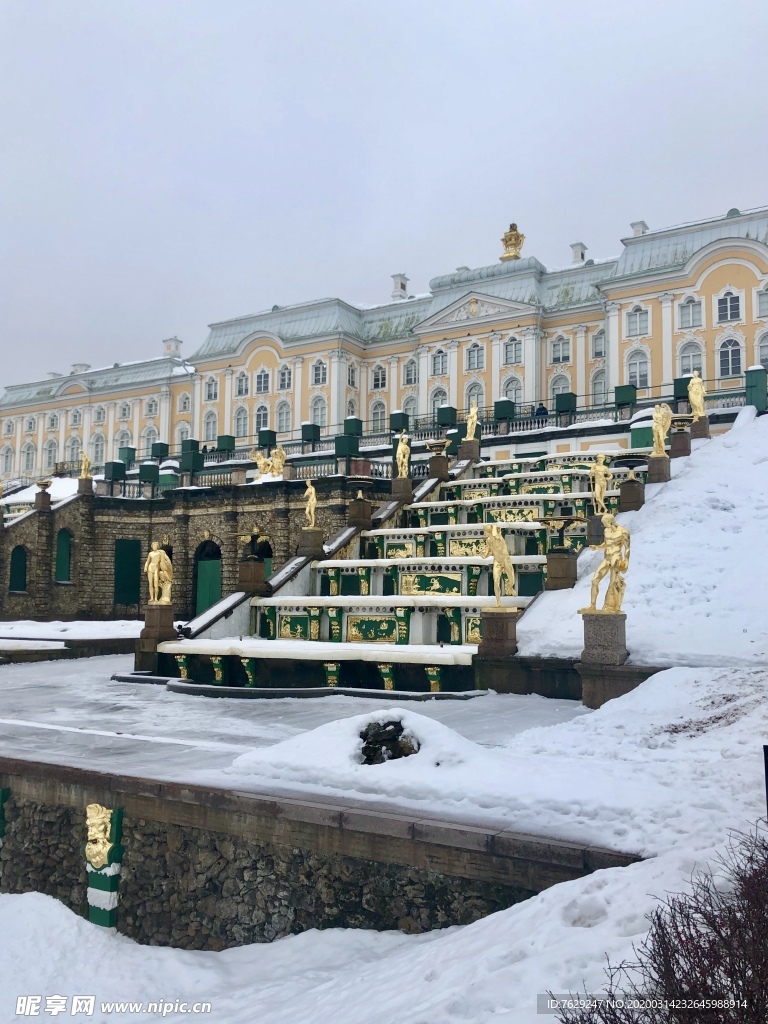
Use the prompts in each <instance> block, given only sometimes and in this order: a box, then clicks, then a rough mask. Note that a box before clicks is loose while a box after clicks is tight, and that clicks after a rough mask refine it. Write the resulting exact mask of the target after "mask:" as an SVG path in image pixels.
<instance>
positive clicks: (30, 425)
mask: <svg viewBox="0 0 768 1024" xmlns="http://www.w3.org/2000/svg"><path fill="white" fill-rule="evenodd" d="M36 426H37V420H36V419H35V417H34V416H29V417H27V422H26V423H25V424H24V429H25V430H26V432H27V433H28V434H31V433H32V431H33V430H34V429H35V427H36Z"/></svg>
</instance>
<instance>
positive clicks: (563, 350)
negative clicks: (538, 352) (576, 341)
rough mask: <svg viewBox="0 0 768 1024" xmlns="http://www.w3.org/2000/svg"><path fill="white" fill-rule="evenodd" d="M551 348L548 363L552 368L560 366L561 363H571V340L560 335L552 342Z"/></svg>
mask: <svg viewBox="0 0 768 1024" xmlns="http://www.w3.org/2000/svg"><path fill="white" fill-rule="evenodd" d="M551 344H552V348H551V352H550V360H549V361H550V363H551V364H552V366H556V365H560V364H561V363H570V361H571V340H570V338H566V337H564V336H563V335H562V334H558V336H557V337H556V338H555V339H554V340H553V341H552V343H551Z"/></svg>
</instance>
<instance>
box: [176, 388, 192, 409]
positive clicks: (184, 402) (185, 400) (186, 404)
mask: <svg viewBox="0 0 768 1024" xmlns="http://www.w3.org/2000/svg"><path fill="white" fill-rule="evenodd" d="M191 405H192V400H191V399H190V397H189V395H188V394H187V392H186V391H185V392H184V394H183V395H179V406H178V408H179V412H189V410H190V408H191Z"/></svg>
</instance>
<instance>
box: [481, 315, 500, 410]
mask: <svg viewBox="0 0 768 1024" xmlns="http://www.w3.org/2000/svg"><path fill="white" fill-rule="evenodd" d="M488 340H489V341H490V343H491V379H490V381H489V390H488V394H487V395H486V399H485V402H486V405H493V403H494V402H495V401H496V399H497V398H500V397H501V335H500V334H499V332H498V331H493V332H492V333H491V334H490V335H489V336H488Z"/></svg>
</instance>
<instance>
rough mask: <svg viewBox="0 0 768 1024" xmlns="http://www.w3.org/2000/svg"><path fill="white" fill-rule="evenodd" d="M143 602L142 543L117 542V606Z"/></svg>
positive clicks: (132, 541)
mask: <svg viewBox="0 0 768 1024" xmlns="http://www.w3.org/2000/svg"><path fill="white" fill-rule="evenodd" d="M140 600H141V541H140V540H127V539H120V540H116V541H115V604H139V601H140Z"/></svg>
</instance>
